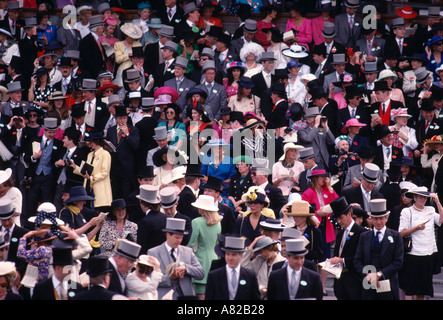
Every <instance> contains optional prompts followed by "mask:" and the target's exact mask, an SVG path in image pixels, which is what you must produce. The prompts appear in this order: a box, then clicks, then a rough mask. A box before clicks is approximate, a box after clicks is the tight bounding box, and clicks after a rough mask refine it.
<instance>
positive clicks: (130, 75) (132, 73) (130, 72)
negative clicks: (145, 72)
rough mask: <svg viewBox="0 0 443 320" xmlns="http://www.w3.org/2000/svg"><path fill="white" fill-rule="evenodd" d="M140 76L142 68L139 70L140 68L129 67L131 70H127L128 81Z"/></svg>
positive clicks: (137, 78) (126, 80)
mask: <svg viewBox="0 0 443 320" xmlns="http://www.w3.org/2000/svg"><path fill="white" fill-rule="evenodd" d="M140 78H141V76H140V70H138V69H129V70H127V71H126V79H125V82H126V83H128V82H132V81H136V80H139V79H140Z"/></svg>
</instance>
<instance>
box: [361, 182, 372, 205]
mask: <svg viewBox="0 0 443 320" xmlns="http://www.w3.org/2000/svg"><path fill="white" fill-rule="evenodd" d="M360 188H361V193H362V195H363V197H365V198H366V201H367V203H368V206H369V205H370V203H371V193H370V192H368V191H366V190H365V189H364V188H363V186H362V185H361V184H360ZM363 200H364V199H363ZM363 209H365V210H368V209H369V208H364V203H363Z"/></svg>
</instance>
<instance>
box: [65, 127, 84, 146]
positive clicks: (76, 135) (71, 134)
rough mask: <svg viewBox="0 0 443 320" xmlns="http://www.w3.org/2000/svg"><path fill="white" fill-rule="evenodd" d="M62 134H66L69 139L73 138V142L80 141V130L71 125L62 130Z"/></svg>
mask: <svg viewBox="0 0 443 320" xmlns="http://www.w3.org/2000/svg"><path fill="white" fill-rule="evenodd" d="M63 135H64V136H67V137H68V138H69V139H71V140H74V142H75V144H77V143H78V142H80V137H81V132H80V130H77V129H75V128H73V127H68V128H66V129H65V131H64V132H63Z"/></svg>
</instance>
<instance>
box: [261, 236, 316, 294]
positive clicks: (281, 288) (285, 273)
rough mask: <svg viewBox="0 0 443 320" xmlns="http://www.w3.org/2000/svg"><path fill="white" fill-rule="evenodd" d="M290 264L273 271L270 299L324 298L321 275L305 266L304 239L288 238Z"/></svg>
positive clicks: (270, 279)
mask: <svg viewBox="0 0 443 320" xmlns="http://www.w3.org/2000/svg"><path fill="white" fill-rule="evenodd" d="M283 253H284V254H286V255H287V257H288V258H287V259H288V265H287V266H286V267H283V268H280V269H278V270H275V271H272V272H271V274H270V275H269V280H268V293H267V297H268V300H297V299H315V300H322V299H323V288H322V283H321V277H320V274H319V273H318V272H315V271H312V270H310V269H308V268H305V267H303V264H304V261H305V255H306V254H307V253H308V250H307V249H305V243H304V240H303V239H301V238H299V239H287V240H286V251H284V252H283Z"/></svg>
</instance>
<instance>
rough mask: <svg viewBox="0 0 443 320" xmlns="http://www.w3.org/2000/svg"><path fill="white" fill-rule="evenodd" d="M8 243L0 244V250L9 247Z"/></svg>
mask: <svg viewBox="0 0 443 320" xmlns="http://www.w3.org/2000/svg"><path fill="white" fill-rule="evenodd" d="M9 244H10V243H9V242H5V243H4V244H2V245H1V246H0V249H3V248H6V247H9Z"/></svg>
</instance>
